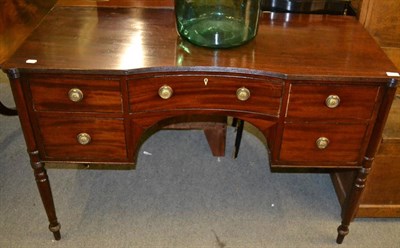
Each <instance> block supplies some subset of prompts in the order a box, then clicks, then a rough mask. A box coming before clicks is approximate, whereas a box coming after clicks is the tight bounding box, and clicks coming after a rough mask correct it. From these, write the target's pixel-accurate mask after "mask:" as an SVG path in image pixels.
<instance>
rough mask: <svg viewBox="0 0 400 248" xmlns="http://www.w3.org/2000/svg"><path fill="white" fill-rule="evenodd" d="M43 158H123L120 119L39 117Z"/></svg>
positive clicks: (124, 154)
mask: <svg viewBox="0 0 400 248" xmlns="http://www.w3.org/2000/svg"><path fill="white" fill-rule="evenodd" d="M39 125H40V131H41V137H42V140H43V147H44V152H45V156H46V158H45V159H47V160H66V161H105V162H112V161H126V160H127V152H126V141H125V133H124V122H123V120H122V119H106V118H66V117H65V118H64V117H58V116H57V117H53V118H50V117H41V118H39Z"/></svg>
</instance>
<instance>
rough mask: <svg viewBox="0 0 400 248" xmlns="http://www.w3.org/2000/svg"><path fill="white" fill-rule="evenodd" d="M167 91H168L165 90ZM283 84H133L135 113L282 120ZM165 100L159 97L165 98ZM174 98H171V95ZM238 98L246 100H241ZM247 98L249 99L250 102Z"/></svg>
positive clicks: (188, 80)
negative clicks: (228, 113)
mask: <svg viewBox="0 0 400 248" xmlns="http://www.w3.org/2000/svg"><path fill="white" fill-rule="evenodd" d="M165 88H166V89H165ZM282 89H283V82H282V81H280V80H270V81H269V80H267V79H264V80H263V79H259V78H247V77H224V76H187V75H184V76H165V77H148V78H137V79H132V80H129V103H130V110H131V111H132V112H141V111H162V110H177V109H197V110H198V109H209V110H212V109H218V110H232V111H242V112H255V113H261V114H266V115H271V116H278V115H279V110H280V106H281V97H282ZM164 93H165V96H167V97H165V98H167V99H163V98H161V97H160V95H159V94H164ZM169 93H172V95H171V96H170V97H169V98H168V96H169V95H168V94H169ZM237 94H239V95H240V96H241V97H243V98H242V99H241V100H239V99H238V96H237ZM247 94H250V95H249V98H248V99H247V100H246V99H245V98H246V96H247Z"/></svg>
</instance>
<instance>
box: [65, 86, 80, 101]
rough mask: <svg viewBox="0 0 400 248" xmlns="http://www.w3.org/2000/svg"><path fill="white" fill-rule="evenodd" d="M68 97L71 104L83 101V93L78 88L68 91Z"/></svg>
mask: <svg viewBox="0 0 400 248" xmlns="http://www.w3.org/2000/svg"><path fill="white" fill-rule="evenodd" d="M68 97H69V100H71V101H73V102H80V101H82V99H83V92H82V91H81V90H80V89H78V88H73V89H70V90H69V92H68Z"/></svg>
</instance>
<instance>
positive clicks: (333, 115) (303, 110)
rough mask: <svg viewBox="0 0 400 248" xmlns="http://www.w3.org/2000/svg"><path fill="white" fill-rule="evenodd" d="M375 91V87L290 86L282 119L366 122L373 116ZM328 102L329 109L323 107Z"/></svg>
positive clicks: (376, 88)
mask: <svg viewBox="0 0 400 248" xmlns="http://www.w3.org/2000/svg"><path fill="white" fill-rule="evenodd" d="M378 92H379V88H378V87H366V86H359V87H358V86H349V85H345V86H344V85H334V86H332V85H311V84H310V85H298V84H292V85H291V87H290V97H289V104H288V108H287V113H286V116H287V117H294V118H312V119H324V120H328V119H330V120H338V119H359V120H368V119H370V118H371V116H372V114H373V111H374V107H375V104H376V101H377V97H378ZM329 102H330V103H331V104H332V105H331V106H330V107H328V106H327V105H328V103H329ZM335 103H338V105H337V106H335Z"/></svg>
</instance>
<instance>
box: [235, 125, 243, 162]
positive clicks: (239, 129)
mask: <svg viewBox="0 0 400 248" xmlns="http://www.w3.org/2000/svg"><path fill="white" fill-rule="evenodd" d="M236 122H237V124H236V125H235V126H236V139H235V148H234V151H233V158H235V159H236V158H237V156H238V154H239V149H240V143H241V142H242V135H243V128H244V121H243V120H237V121H236Z"/></svg>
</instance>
